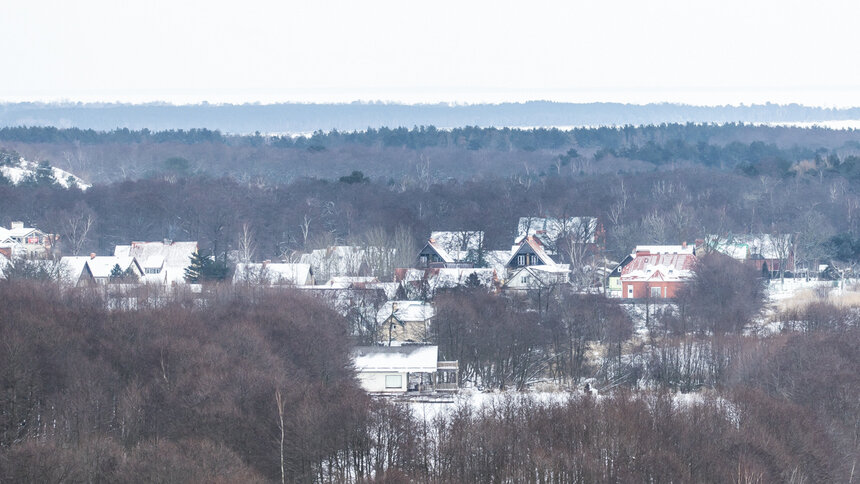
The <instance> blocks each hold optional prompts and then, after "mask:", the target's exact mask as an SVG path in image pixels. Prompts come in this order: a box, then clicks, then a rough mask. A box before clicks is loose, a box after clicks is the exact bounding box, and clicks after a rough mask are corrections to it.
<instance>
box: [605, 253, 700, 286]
mask: <svg viewBox="0 0 860 484" xmlns="http://www.w3.org/2000/svg"><path fill="white" fill-rule="evenodd" d="M695 263H696V256H695V255H693V254H690V253H684V254H675V253H670V254H666V253H658V254H654V253H650V254H649V253H645V254H642V253H640V254H637V255H636V257H634V258H633V260H632V261H631V262H630V263H629V264H627V265H626V266H625V267H624V269H622V271H621V280H622V281H675V282H679V281H684V280H687V279H689V278H690V277H692V275H693V265H694V264H695Z"/></svg>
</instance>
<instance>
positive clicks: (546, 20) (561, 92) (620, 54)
mask: <svg viewBox="0 0 860 484" xmlns="http://www.w3.org/2000/svg"><path fill="white" fill-rule="evenodd" d="M858 18H860V2H858V1H857V0H853V1H839V2H837V1H820V0H819V1H807V2H794V1H786V0H773V1H770V0H769V1H759V2H756V1H752V0H745V1H735V0H728V1H727V0H719V1H717V0H713V1H709V2H700V1H694V0H678V1H643V0H629V1H590V2H572V1H567V2H536V1H522V2H503V1H499V0H495V1H487V2H484V1H466V0H459V1H446V0H443V1H440V0H435V1H431V2H415V1H408V0H397V1H363V2H359V1H343V2H324V1H302V2H285V1H272V2H263V1H250V0H232V1H221V0H206V1H200V2H195V1H186V2H181V1H177V0H172V1H160V0H159V1H152V0H146V1H135V2H125V1H119V0H104V1H88V0H82V1H69V0H61V1H34V0H20V1H18V0H4V1H3V2H2V3H0V61H2V75H0V100H2V101H25V100H72V101H126V102H146V101H168V102H173V103H186V102H201V101H209V102H276V101H302V102H347V101H355V100H364V101H371V100H384V101H399V102H409V103H413V102H456V103H475V102H502V101H525V100H534V99H548V100H556V101H572V102H589V101H621V102H635V103H646V102H660V101H670V102H684V103H691V104H707V105H713V104H741V103H746V104H749V103H761V102H766V101H771V102H778V103H788V102H799V103H803V104H809V105H824V106H860V34H858V29H857V25H856V23H857V20H858Z"/></svg>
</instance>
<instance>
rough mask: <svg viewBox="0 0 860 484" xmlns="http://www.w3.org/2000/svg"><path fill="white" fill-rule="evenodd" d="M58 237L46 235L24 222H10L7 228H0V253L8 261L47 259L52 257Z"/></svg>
mask: <svg viewBox="0 0 860 484" xmlns="http://www.w3.org/2000/svg"><path fill="white" fill-rule="evenodd" d="M57 238H58V236H56V235H54V234H46V233H45V232H42V231H41V230H39V229H37V228H34V227H25V226H24V222H12V223H11V224H10V226H9V228H8V229H7V228H4V227H0V251H2V252H3V254H4V255H5V256H6V257H7V258H8V259H10V260H11V259H18V258H24V259H47V258H50V257H51V255H52V250H53V248H54V244H55V243H56V241H57Z"/></svg>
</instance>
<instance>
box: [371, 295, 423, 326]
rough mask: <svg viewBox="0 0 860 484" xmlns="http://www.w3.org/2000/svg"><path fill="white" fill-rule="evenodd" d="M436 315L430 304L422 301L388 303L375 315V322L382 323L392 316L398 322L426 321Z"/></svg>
mask: <svg viewBox="0 0 860 484" xmlns="http://www.w3.org/2000/svg"><path fill="white" fill-rule="evenodd" d="M435 315H436V309H435V308H434V307H433V305H432V304H430V303H426V302H423V301H388V302H386V303H385V304H383V305H382V307H381V308H379V311H377V313H376V321H377V322H378V323H379V324H382V323H384V322H385V321H387V320H388V318H390V317H392V316H394V318H395V319H397V320H398V321H400V322H408V321H422V322H423V321H427V320H428V319H431V318H432V317H433V316H435Z"/></svg>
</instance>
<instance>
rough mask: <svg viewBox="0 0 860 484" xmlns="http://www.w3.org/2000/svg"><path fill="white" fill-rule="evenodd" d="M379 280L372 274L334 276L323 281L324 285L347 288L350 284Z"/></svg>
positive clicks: (362, 283)
mask: <svg viewBox="0 0 860 484" xmlns="http://www.w3.org/2000/svg"><path fill="white" fill-rule="evenodd" d="M375 282H379V279H378V278H376V277H373V276H335V277H332V278H331V279H329V280H328V282H326V283H325V285H326V286H331V287H342V288H348V287H350V286H352V285H362V286H363V285H366V284H370V283H375Z"/></svg>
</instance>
